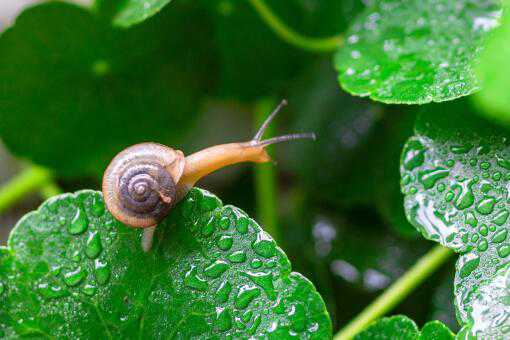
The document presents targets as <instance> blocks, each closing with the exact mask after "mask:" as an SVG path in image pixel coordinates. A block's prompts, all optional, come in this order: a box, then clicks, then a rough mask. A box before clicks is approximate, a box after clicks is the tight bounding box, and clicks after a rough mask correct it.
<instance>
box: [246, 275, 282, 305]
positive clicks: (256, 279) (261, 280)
mask: <svg viewBox="0 0 510 340" xmlns="http://www.w3.org/2000/svg"><path fill="white" fill-rule="evenodd" d="M246 275H247V276H248V277H249V278H250V280H251V281H252V282H253V283H255V284H256V285H257V286H259V287H260V288H262V289H263V290H264V293H266V295H267V297H268V298H269V299H270V300H275V299H276V292H275V290H274V285H273V274H271V273H254V272H247V273H246Z"/></svg>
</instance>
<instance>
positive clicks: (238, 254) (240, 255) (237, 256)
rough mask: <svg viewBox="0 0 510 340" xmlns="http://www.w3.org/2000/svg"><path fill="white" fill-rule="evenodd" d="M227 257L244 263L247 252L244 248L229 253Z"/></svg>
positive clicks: (232, 260)
mask: <svg viewBox="0 0 510 340" xmlns="http://www.w3.org/2000/svg"><path fill="white" fill-rule="evenodd" d="M227 259H228V260H229V261H230V262H232V263H242V262H244V261H246V253H245V252H244V251H243V250H238V251H235V252H233V253H231V254H229V255H228V256H227Z"/></svg>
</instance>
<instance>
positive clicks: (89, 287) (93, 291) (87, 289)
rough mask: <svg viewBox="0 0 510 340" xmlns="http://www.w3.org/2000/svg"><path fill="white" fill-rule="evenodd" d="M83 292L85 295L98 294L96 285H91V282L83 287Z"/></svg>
mask: <svg viewBox="0 0 510 340" xmlns="http://www.w3.org/2000/svg"><path fill="white" fill-rule="evenodd" d="M82 291H83V293H84V294H85V295H88V296H93V295H94V294H96V286H94V285H91V284H86V285H85V286H84V287H83V289H82Z"/></svg>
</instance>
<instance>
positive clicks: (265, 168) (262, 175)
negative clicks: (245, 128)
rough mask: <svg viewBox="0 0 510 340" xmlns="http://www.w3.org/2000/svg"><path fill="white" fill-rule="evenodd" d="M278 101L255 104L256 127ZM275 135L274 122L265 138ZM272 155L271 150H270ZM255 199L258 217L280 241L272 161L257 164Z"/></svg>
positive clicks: (260, 101)
mask: <svg viewBox="0 0 510 340" xmlns="http://www.w3.org/2000/svg"><path fill="white" fill-rule="evenodd" d="M275 105H276V102H275V101H274V100H272V99H262V100H259V101H258V102H257V103H256V105H255V122H254V123H255V127H256V129H258V127H259V126H260V125H261V124H262V123H263V122H264V120H265V119H266V117H267V113H268V112H271V110H272V109H273V108H274V107H275ZM272 136H274V123H273V124H271V125H269V126H268V127H267V130H266V132H265V136H264V137H265V138H270V137H272ZM269 154H270V155H271V152H269ZM254 176H255V178H254V180H255V200H256V209H257V210H256V211H257V219H258V220H259V222H260V224H261V225H262V226H263V227H264V230H265V231H267V232H268V233H269V234H270V235H271V236H272V237H273V239H275V240H276V241H277V242H278V239H279V237H280V234H279V228H278V213H277V202H276V197H277V183H276V182H277V179H276V169H275V167H274V164H272V163H259V164H255V170H254Z"/></svg>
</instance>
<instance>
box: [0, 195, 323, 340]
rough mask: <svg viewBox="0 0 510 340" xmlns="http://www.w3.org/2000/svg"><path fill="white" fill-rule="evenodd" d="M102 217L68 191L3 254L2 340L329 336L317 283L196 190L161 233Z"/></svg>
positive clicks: (28, 222) (92, 200) (96, 201)
mask: <svg viewBox="0 0 510 340" xmlns="http://www.w3.org/2000/svg"><path fill="white" fill-rule="evenodd" d="M140 236H141V231H140V230H139V229H133V228H129V227H126V226H124V225H122V224H121V223H120V222H118V221H116V220H114V219H113V218H112V216H111V215H110V214H109V213H108V212H107V211H106V210H105V207H104V203H103V201H102V196H101V194H100V193H99V192H94V191H81V192H78V193H76V194H65V195H61V196H58V197H55V198H53V199H51V200H49V201H47V202H46V203H44V204H43V205H42V206H41V207H40V208H39V210H37V211H35V212H32V213H30V214H28V215H26V216H25V217H24V218H22V219H21V220H20V222H19V223H18V224H17V226H16V227H15V229H14V230H13V231H12V233H11V235H10V238H9V242H8V248H7V249H2V250H1V253H0V255H1V257H0V269H1V271H0V282H1V287H2V288H1V291H0V306H1V308H0V326H1V327H0V332H3V334H0V335H1V336H2V337H7V338H9V337H15V336H42V335H45V336H46V337H53V338H61V337H72V338H84V337H86V338H97V339H104V338H121V337H132V338H183V339H189V338H208V339H220V338H225V337H233V338H248V337H255V338H258V337H275V338H279V337H290V336H291V334H296V335H297V336H299V337H301V338H321V339H322V338H327V337H330V336H331V322H330V320H329V316H328V314H327V312H326V309H325V306H324V302H323V301H322V299H321V297H320V295H319V294H318V293H317V292H316V291H315V288H314V287H313V285H312V284H311V283H310V282H309V281H308V280H307V279H306V278H304V277H303V276H301V275H300V274H298V273H295V272H291V265H290V262H289V260H288V258H287V256H286V255H285V254H284V253H283V251H282V250H281V249H280V248H278V247H277V246H276V244H275V242H274V241H273V240H272V239H271V237H270V236H269V235H268V234H266V233H265V232H264V231H263V230H262V229H261V228H260V226H259V225H257V223H256V222H255V221H253V220H252V219H250V218H249V217H248V216H247V215H246V214H245V213H244V212H242V211H241V210H239V209H237V208H235V207H233V206H228V205H227V206H223V205H222V204H221V202H220V200H219V199H218V198H217V197H216V196H214V195H211V194H210V193H208V192H206V191H203V190H200V189H193V190H192V191H191V192H190V193H189V195H188V196H187V197H186V198H185V199H184V201H183V202H181V203H180V204H179V205H177V206H176V207H175V208H174V210H173V211H172V212H171V214H170V215H169V217H168V218H167V219H165V220H164V221H163V222H162V223H161V224H160V225H159V226H158V228H157V232H156V236H155V244H154V247H153V249H152V250H151V251H150V252H149V253H144V252H143V251H142V250H141V246H140Z"/></svg>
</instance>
